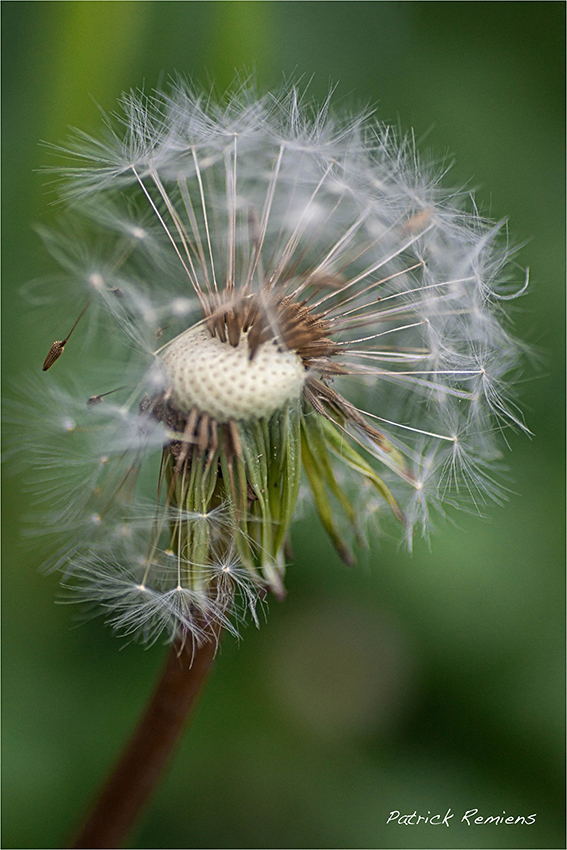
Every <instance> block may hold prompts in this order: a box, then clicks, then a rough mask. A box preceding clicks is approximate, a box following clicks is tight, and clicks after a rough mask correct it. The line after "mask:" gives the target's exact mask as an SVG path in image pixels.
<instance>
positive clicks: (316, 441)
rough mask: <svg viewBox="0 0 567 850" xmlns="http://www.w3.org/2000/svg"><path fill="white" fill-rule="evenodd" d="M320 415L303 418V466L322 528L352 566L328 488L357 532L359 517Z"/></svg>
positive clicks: (345, 560) (308, 415) (351, 558)
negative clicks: (341, 480) (337, 471)
mask: <svg viewBox="0 0 567 850" xmlns="http://www.w3.org/2000/svg"><path fill="white" fill-rule="evenodd" d="M322 418H323V417H321V416H320V414H318V413H314V412H312V413H308V414H307V415H305V416H304V417H303V419H302V423H301V424H302V428H301V457H302V461H303V467H304V469H305V473H306V475H307V480H308V481H309V486H310V487H311V492H312V493H313V499H314V501H315V508H316V510H317V513H318V514H319V519H320V520H321V522H322V524H323V527H324V529H325V531H326V532H327V534H328V535H329V537H330V538H331V541H332V543H333V545H334V547H335V549H336V550H337V552H338V554H339V555H340V557H341V558H342V559H343V561H344V562H345V563H346V564H348V565H349V566H350V565H352V564H353V563H354V556H353V554H352V552H351V551H350V549H349V547H348V546H347V544H346V543H345V541H344V540H343V539H342V537H341V535H340V534H339V532H338V531H337V529H336V527H335V523H334V521H333V509H332V507H331V503H330V502H329V498H328V496H327V488H328V489H329V490H330V491H331V492H332V493H333V495H334V496H336V497H337V499H338V500H339V502H340V503H341V505H342V507H343V509H344V511H345V513H346V515H347V517H348V519H349V520H350V522H351V523H352V525H353V527H354V529H355V531H356V517H355V513H354V510H353V508H352V505H351V504H350V502H349V500H348V499H347V497H346V496H345V494H344V493H343V491H342V490H341V488H340V486H339V484H338V482H337V479H336V478H335V473H334V472H333V467H332V466H331V462H330V460H329V455H328V452H327V444H326V440H325V435H324V432H323V430H322V428H321V422H320V420H321V419H322Z"/></svg>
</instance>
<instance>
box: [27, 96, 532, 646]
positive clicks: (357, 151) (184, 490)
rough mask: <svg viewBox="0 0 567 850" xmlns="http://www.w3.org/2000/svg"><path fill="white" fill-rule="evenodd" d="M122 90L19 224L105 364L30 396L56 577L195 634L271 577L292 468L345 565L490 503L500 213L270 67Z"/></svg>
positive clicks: (500, 420)
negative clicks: (275, 92)
mask: <svg viewBox="0 0 567 850" xmlns="http://www.w3.org/2000/svg"><path fill="white" fill-rule="evenodd" d="M122 106H123V110H124V115H123V117H122V118H121V119H120V122H119V125H117V126H116V127H113V126H112V124H111V122H109V124H108V126H109V128H110V132H109V133H107V135H106V137H105V138H104V139H101V140H97V139H94V138H91V137H88V136H86V135H83V134H80V135H78V136H77V137H76V138H75V139H74V140H72V141H71V143H70V144H69V146H67V148H65V153H66V154H69V155H71V156H74V157H75V160H76V165H75V166H73V167H71V168H65V169H59V171H60V173H61V175H62V190H63V196H64V198H66V199H67V201H68V202H69V208H68V211H67V217H68V218H69V219H70V221H71V222H72V224H70V225H68V235H65V233H64V232H63V233H62V234H61V233H54V232H47V231H44V233H43V235H44V238H45V240H46V242H47V245H48V247H50V248H51V250H52V251H53V253H54V254H55V255H56V256H57V257H58V259H59V260H60V261H61V263H62V264H63V266H64V268H65V269H66V272H67V274H68V275H69V274H70V275H71V279H72V284H73V286H75V290H74V295H73V296H71V294H68V296H67V297H68V301H67V302H65V303H62V304H61V305H60V307H59V310H61V311H65V310H67V309H68V310H69V312H72V309H73V304H74V302H76V301H79V302H80V301H81V299H84V298H85V297H86V298H87V299H88V303H89V304H90V303H92V308H91V310H89V313H88V317H89V322H90V325H89V340H90V341H91V344H92V346H96V345H97V344H98V342H97V341H98V340H99V339H100V338H101V339H102V355H101V354H100V351H101V349H100V348H97V349H96V351H97V352H99V354H98V356H99V357H100V356H102V357H104V355H105V354H106V355H107V356H108V358H109V362H110V361H111V362H112V363H113V364H114V365H113V367H112V368H113V371H114V372H115V373H117V370H116V365H115V364H117V363H122V366H121V367H120V369H121V372H120V373H117V378H118V380H117V382H116V384H117V389H116V390H106V389H105V388H102V387H101V386H100V385H97V383H96V381H95V380H94V378H89V377H88V376H86V382H87V383H88V384H89V389H88V391H87V392H86V393H85V395H84V398H83V399H79V397H78V396H75V397H72V396H71V395H66V394H65V393H64V392H62V391H60V390H58V389H57V388H56V387H55V385H53V390H52V393H53V396H52V398H53V400H54V401H53V403H50V402H48V401H47V400H46V399H45V394H44V403H45V404H46V406H47V407H48V408H49V410H48V414H47V418H49V417H51V419H52V420H54V419H55V418H56V419H57V422H58V423H59V426H58V428H59V430H58V429H57V428H55V427H48V428H46V429H45V433H44V434H43V442H42V443H40V447H39V448H37V446H36V447H35V448H34V452H35V456H36V459H37V457H38V455H39V461H40V465H41V464H43V466H44V468H45V467H47V466H53V465H54V463H55V461H54V460H53V459H54V458H55V457H56V454H57V445H58V444H59V442H61V440H62V432H67V438H68V440H73V441H74V443H73V446H72V448H70V447H69V446H70V443H68V442H67V443H65V446H66V448H65V452H67V456H66V457H61V463H60V468H59V469H57V472H56V476H57V478H58V479H59V478H60V479H61V480H58V482H57V485H56V496H55V498H54V495H53V491H52V492H51V494H50V495H51V501H52V509H51V510H50V512H49V515H48V517H47V520H48V522H49V523H50V524H51V525H52V526H53V528H56V529H57V531H58V533H61V534H64V535H66V536H67V540H66V542H65V545H64V546H63V547H62V549H61V550H59V552H58V554H57V556H56V558H55V562H56V563H57V564H60V565H63V566H64V570H65V576H66V579H65V580H66V582H67V583H76V584H77V585H78V586H79V587H80V589H81V593H82V595H83V597H84V598H86V599H87V600H88V601H89V602H91V603H93V604H100V605H102V606H103V608H104V610H105V611H106V612H107V613H108V616H109V620H110V622H111V623H112V625H113V626H114V627H115V628H117V629H119V630H122V631H123V632H125V633H126V634H128V635H135V636H137V637H140V638H141V639H143V640H148V641H152V640H155V639H156V638H157V637H158V636H159V635H160V634H162V633H165V634H166V635H167V636H168V637H169V639H170V640H182V641H187V640H189V641H193V642H194V643H195V645H199V644H201V643H203V642H204V641H206V640H208V639H209V638H210V635H211V633H212V632H211V628H212V624H216V625H218V624H220V625H222V626H223V627H225V628H230V629H231V630H234V629H235V625H234V622H235V620H236V621H237V620H238V619H239V616H242V615H243V614H244V612H246V611H248V612H249V613H251V615H252V617H253V618H256V613H255V606H256V603H257V601H258V600H261V599H263V597H264V596H265V592H266V590H271V591H272V592H273V593H274V594H275V595H276V596H278V597H280V598H282V597H283V596H284V595H285V588H284V572H285V560H286V556H285V553H286V552H287V551H290V549H289V529H290V524H291V521H292V517H293V515H294V511H295V508H296V503H297V501H298V494H299V492H300V486H301V489H302V493H304V492H305V490H306V487H307V486H308V488H309V489H310V493H311V498H312V500H313V502H314V505H315V509H316V511H317V513H318V515H319V518H320V520H321V522H322V524H323V526H324V528H325V529H326V531H327V532H328V534H329V536H330V538H331V540H332V542H333V544H334V546H335V548H336V549H337V551H338V552H339V554H340V555H341V557H342V558H343V559H344V560H345V561H346V562H347V563H350V562H352V561H353V560H354V551H355V548H356V546H357V545H359V544H361V543H362V544H363V543H364V542H365V530H366V529H367V528H368V527H372V528H375V527H376V526H378V528H380V527H382V526H384V525H385V524H387V523H388V522H390V524H391V525H392V526H393V527H397V528H399V531H400V534H401V536H403V537H405V539H406V540H407V541H408V543H410V544H411V540H412V536H413V534H414V532H415V531H417V532H418V533H421V534H423V535H426V536H427V534H428V532H429V528H430V526H431V522H432V516H433V515H434V514H435V513H441V514H442V513H443V512H444V510H445V506H446V505H450V506H453V505H460V506H465V507H467V506H469V507H473V508H475V509H480V508H481V506H482V505H483V504H484V502H485V501H486V500H487V499H495V500H496V501H498V500H500V499H502V498H503V497H504V495H505V490H504V488H502V487H501V486H500V485H499V483H498V481H497V479H496V467H495V461H496V460H497V458H498V456H499V449H498V436H499V434H498V432H499V431H500V430H501V428H502V427H503V426H504V425H505V424H508V425H511V426H512V427H518V428H522V429H525V426H524V424H523V420H522V418H521V414H520V413H519V412H518V410H517V407H516V405H515V403H514V401H513V400H512V399H510V397H509V396H510V382H511V379H512V378H513V377H514V375H515V374H516V373H517V369H518V360H519V354H520V353H521V347H520V346H519V344H518V343H517V342H516V341H515V340H514V338H513V337H512V336H511V335H510V334H509V332H508V330H507V329H506V326H505V317H504V315H503V312H502V302H503V301H504V300H508V299H509V298H510V297H511V295H512V293H511V292H510V290H509V286H508V284H506V285H504V284H501V283H500V278H501V272H502V270H503V268H504V266H505V265H506V263H507V262H508V260H509V256H510V253H511V252H510V250H509V248H508V246H507V244H506V242H505V240H502V239H501V237H500V231H501V226H499V225H496V226H495V225H494V224H493V223H491V222H488V221H484V220H483V219H482V218H481V217H480V216H479V215H478V213H477V211H476V207H475V206H474V202H472V201H471V199H470V198H468V197H467V195H466V193H462V194H459V193H453V192H450V191H447V192H444V191H443V190H442V189H441V188H440V187H439V185H438V183H439V175H438V174H436V173H434V172H433V171H432V170H430V169H427V168H426V167H425V166H422V165H421V164H420V161H419V158H418V156H417V153H416V152H415V150H414V147H413V143H412V141H411V140H410V139H405V140H404V139H402V140H396V139H395V137H394V134H393V133H392V131H391V130H389V129H388V128H384V127H382V126H380V125H378V124H376V123H375V122H374V121H373V120H372V119H371V118H368V117H366V116H362V117H359V118H354V119H350V120H347V121H341V120H339V119H333V118H331V117H330V116H329V113H328V104H327V106H326V107H325V109H324V110H323V111H321V112H320V113H317V112H316V111H313V110H311V109H310V108H309V107H308V106H307V105H306V104H303V103H302V102H301V97H300V95H299V94H298V92H297V91H296V90H295V89H290V90H288V91H287V92H286V93H284V94H283V95H281V96H276V97H272V96H270V97H264V98H261V97H260V98H258V97H257V96H256V94H255V92H253V91H252V90H250V89H247V88H245V87H242V88H241V89H238V90H235V91H234V92H233V94H232V95H230V96H229V97H228V98H227V99H226V101H225V102H224V103H222V104H215V103H214V102H212V101H211V100H209V99H206V100H205V99H203V98H201V96H200V95H199V94H198V93H195V92H193V91H192V90H191V89H190V88H189V87H188V86H186V85H184V84H182V83H178V84H175V85H173V86H172V88H171V90H170V91H168V92H160V93H157V94H156V95H155V96H152V97H146V96H144V95H141V94H139V95H138V94H130V95H127V96H125V97H124V99H123V102H122ZM120 126H122V130H120ZM77 234H84V238H83V237H81V238H82V241H81V239H79V237H78V236H77ZM89 245H96V249H94V248H89ZM100 246H104V251H103V249H102V248H101V247H100ZM524 288H525V287H524V286H523V285H522V286H521V287H519V289H520V290H521V291H523V290H524ZM34 297H35V298H36V300H37V299H38V297H39V294H38V292H37V291H35V292H34ZM47 301H49V291H47V292H46V293H45V294H44V295H43V297H42V298H41V303H45V302H47ZM85 309H86V308H85ZM83 312H84V310H83ZM80 315H82V313H81V314H80ZM79 318H80V316H79ZM77 322H78V320H77ZM77 322H75V325H73V330H74V328H75V326H76V324H77ZM98 335H100V336H98ZM69 336H70V335H69ZM69 336H68V337H67V338H66V339H65V340H64V341H63V342H58V343H54V345H55V346H59V348H60V349H61V350H59V348H57V349H55V350H54V349H53V347H52V350H51V351H50V354H49V355H48V358H47V360H46V363H47V364H48V365H47V366H44V368H49V367H51V366H53V365H54V363H55V361H56V360H57V358H58V357H59V355H60V354H61V352H62V350H63V347H64V346H65V344H66V343H67V342H68V341H69ZM156 340H159V343H156ZM74 342H75V340H74V339H73V341H72V342H69V345H72V344H73V343H74ZM67 365H68V366H69V368H70V366H72V364H67ZM99 365H100V364H99V363H98V362H97V366H99ZM59 368H60V367H59V366H58V369H59ZM58 369H57V370H54V372H56V371H58ZM49 378H50V379H51V378H53V379H54V376H53V374H52V373H50V376H49ZM101 389H104V391H103V392H101ZM115 399H116V400H115ZM103 400H104V404H100V402H102V401H103ZM50 436H51V437H52V438H53V439H54V440H55V443H56V444H57V445H55V446H54V447H49V446H48V445H47V440H48V438H49V437H50ZM65 463H67V473H68V475H69V477H70V478H71V479H72V481H71V484H70V485H68V486H67V487H66V486H65V484H64V482H63V479H64V474H63V473H64V466H65ZM87 470H88V473H87ZM150 473H151V474H150ZM79 474H80V475H83V476H84V477H83V478H82V479H80V478H79ZM152 477H153V483H152V481H151V479H152ZM80 480H82V482H83V486H82V487H81V485H80V483H79V482H80ZM302 482H303V483H302ZM49 486H50V485H49V481H48V482H44V493H46V494H47V492H48V491H49ZM152 487H153V490H154V501H153V503H152V502H151V501H150V499H151V488H152ZM236 599H239V600H240V614H239V613H238V610H236V611H235V608H234V605H235V600H236ZM234 615H235V617H234ZM231 617H233V619H231Z"/></svg>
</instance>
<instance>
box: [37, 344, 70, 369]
mask: <svg viewBox="0 0 567 850" xmlns="http://www.w3.org/2000/svg"><path fill="white" fill-rule="evenodd" d="M67 339H69V337H67ZM67 339H63V340H61V339H56V340H55V342H54V343H53V345H52V346H51V348H50V349H49V354H48V355H47V357H46V358H45V360H44V361H43V366H42V369H43V371H44V372H47V370H48V369H51V367H52V366H53V364H54V363H55V361H56V360H59V358H60V357H61V355H62V354H63V351H64V350H65V343H66V342H67Z"/></svg>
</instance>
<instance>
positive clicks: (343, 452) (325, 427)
mask: <svg viewBox="0 0 567 850" xmlns="http://www.w3.org/2000/svg"><path fill="white" fill-rule="evenodd" d="M321 428H322V431H323V433H324V435H325V439H326V441H327V443H328V445H329V446H330V448H331V449H332V451H333V452H334V453H335V455H337V457H339V458H340V459H341V460H343V461H344V462H345V463H346V464H347V466H350V468H351V469H353V470H354V471H355V472H359V473H360V474H361V475H363V476H364V477H365V478H366V479H367V480H368V481H370V483H371V484H372V485H373V486H374V487H375V488H376V490H377V491H378V492H379V493H380V495H381V496H382V498H383V499H384V500H385V501H386V502H387V503H388V504H389V505H390V507H391V508H392V511H393V512H394V514H395V516H396V517H397V518H398V519H399V520H400V522H405V519H404V515H403V513H402V511H401V509H400V506H399V505H398V503H397V501H396V499H395V498H394V496H393V495H392V492H391V490H390V489H389V488H388V487H387V486H386V484H384V482H383V481H382V479H381V478H380V476H378V475H376V473H375V472H374V470H373V469H372V467H371V466H370V464H369V463H367V462H366V461H365V460H364V458H363V457H362V455H360V454H359V452H357V451H356V449H354V448H353V447H352V445H351V444H350V443H349V442H348V440H347V439H345V436H344V434H343V433H341V431H339V429H338V428H337V427H336V425H334V424H333V423H332V422H331V421H329V420H328V419H326V418H325V417H324V416H322V417H321Z"/></svg>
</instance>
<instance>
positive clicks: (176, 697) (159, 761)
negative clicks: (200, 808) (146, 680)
mask: <svg viewBox="0 0 567 850" xmlns="http://www.w3.org/2000/svg"><path fill="white" fill-rule="evenodd" d="M216 638H217V636H216V635H215V636H212V638H211V640H210V641H209V642H208V643H206V644H204V645H203V646H201V647H198V648H196V649H194V650H193V649H192V647H182V646H180V645H179V644H177V645H174V646H173V647H172V649H171V651H170V653H169V656H168V658H167V661H166V665H165V669H164V671H163V674H162V676H161V679H160V680H159V682H158V685H157V687H156V690H155V692H154V695H153V697H152V699H151V700H150V703H149V705H148V708H147V710H146V712H145V714H144V715H143V717H142V719H141V721H140V723H139V725H138V728H137V729H136V731H135V733H134V735H133V737H132V739H131V741H130V743H129V744H128V746H127V747H126V749H125V751H124V753H123V755H122V757H121V758H120V760H119V762H118V764H117V766H116V768H115V770H114V771H113V773H112V774H111V776H110V778H109V780H108V781H107V783H106V785H105V786H104V788H103V790H102V793H101V795H100V797H99V799H98V801H97V802H96V804H95V807H94V809H93V811H92V813H91V814H90V815H89V817H88V819H87V821H86V823H85V824H84V826H83V828H82V829H81V831H80V833H79V835H78V836H77V838H76V839H75V840H74V841H73V843H72V844H71V845H70V846H71V847H73V848H79V847H81V848H95V847H96V848H101V850H102V849H103V848H116V847H121V846H122V843H123V842H124V841H125V839H126V836H127V834H128V832H129V830H130V829H131V827H132V826H133V825H134V823H135V821H136V818H137V817H138V816H139V814H140V812H141V810H142V808H143V806H144V804H145V803H146V801H147V799H148V797H149V796H150V794H151V792H152V790H153V788H154V786H155V785H156V783H157V781H158V779H159V777H160V775H161V773H162V771H163V769H164V767H165V765H166V762H167V760H168V758H169V756H170V753H171V751H172V750H173V748H174V746H175V743H176V741H177V739H178V738H179V735H180V734H181V731H182V729H183V726H184V723H185V720H186V718H187V715H188V714H189V711H190V710H191V708H192V706H193V705H194V703H195V701H196V699H197V697H198V695H199V693H200V691H201V688H202V687H203V685H204V683H205V680H206V678H207V674H208V672H209V670H210V668H211V666H212V663H213V659H214V656H215V652H216V649H217V646H218V640H217V639H216Z"/></svg>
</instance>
